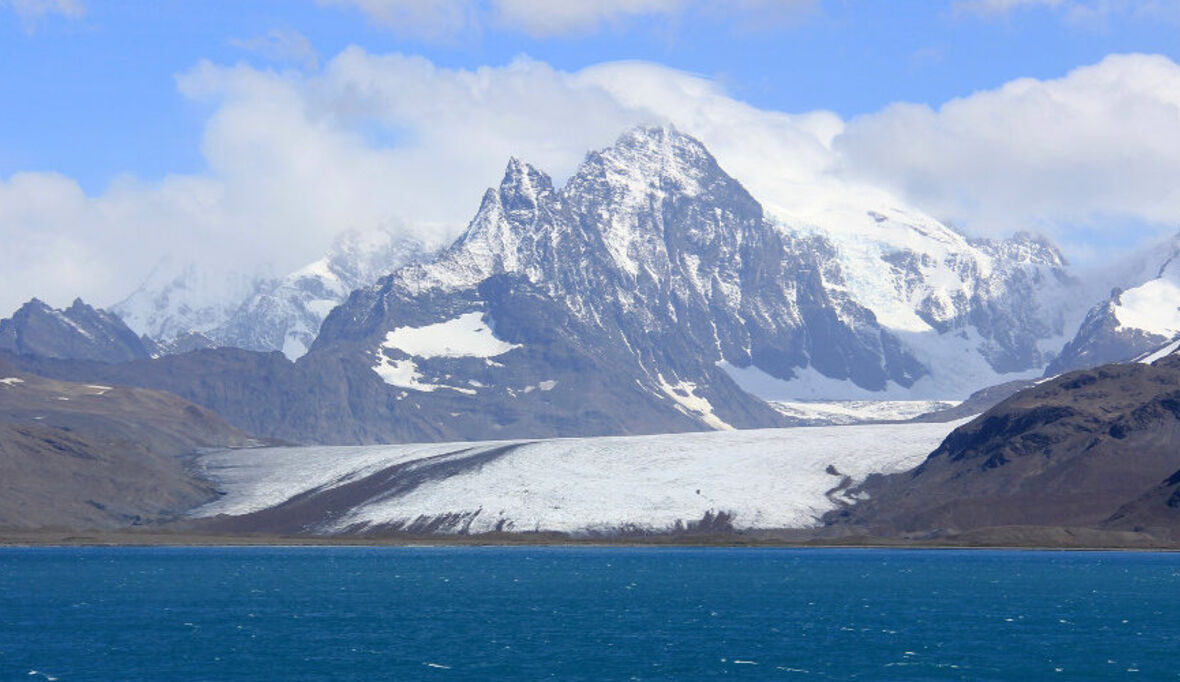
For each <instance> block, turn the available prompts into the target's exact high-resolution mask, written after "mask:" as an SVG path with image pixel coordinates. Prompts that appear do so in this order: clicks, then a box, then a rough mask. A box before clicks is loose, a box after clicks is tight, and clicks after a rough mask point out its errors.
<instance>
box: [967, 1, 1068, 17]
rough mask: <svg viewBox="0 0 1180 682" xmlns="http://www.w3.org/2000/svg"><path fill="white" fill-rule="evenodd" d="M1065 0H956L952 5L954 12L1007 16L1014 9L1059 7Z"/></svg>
mask: <svg viewBox="0 0 1180 682" xmlns="http://www.w3.org/2000/svg"><path fill="white" fill-rule="evenodd" d="M1065 1H1066V0H958V1H957V2H955V3H953V5H952V6H953V7H954V9H955V11H956V12H966V13H975V14H983V15H996V14H1007V13H1008V12H1011V11H1013V10H1016V9H1025V8H1028V7H1060V6H1061V5H1062V4H1064V3H1065Z"/></svg>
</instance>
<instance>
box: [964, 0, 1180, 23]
mask: <svg viewBox="0 0 1180 682" xmlns="http://www.w3.org/2000/svg"><path fill="white" fill-rule="evenodd" d="M951 7H952V9H953V11H954V13H955V14H959V15H964V14H974V15H979V16H983V17H1004V16H1008V15H1010V14H1013V13H1017V12H1020V11H1023V10H1029V9H1036V8H1048V9H1051V10H1053V11H1056V12H1058V13H1059V14H1060V15H1061V16H1062V17H1063V18H1064V19H1065V20H1066V21H1067V22H1068V23H1070V24H1072V25H1075V26H1082V27H1088V28H1098V29H1105V28H1106V27H1107V26H1108V25H1109V21H1110V20H1111V19H1112V18H1115V17H1125V18H1130V19H1135V20H1141V21H1144V20H1145V21H1160V20H1163V21H1169V22H1173V23H1175V22H1177V21H1180V1H1178V0H956V1H955V2H953V3H952V5H951Z"/></svg>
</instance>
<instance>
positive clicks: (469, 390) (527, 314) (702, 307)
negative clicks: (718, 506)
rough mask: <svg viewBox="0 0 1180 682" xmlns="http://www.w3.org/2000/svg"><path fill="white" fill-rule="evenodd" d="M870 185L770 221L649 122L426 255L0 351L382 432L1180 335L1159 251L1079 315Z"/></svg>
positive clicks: (1037, 267)
mask: <svg viewBox="0 0 1180 682" xmlns="http://www.w3.org/2000/svg"><path fill="white" fill-rule="evenodd" d="M869 196H870V198H869V199H866V198H864V196H862V195H861V194H859V193H850V194H849V195H848V196H847V198H846V200H842V199H841V197H839V196H837V197H835V198H834V199H830V201H835V202H836V204H835V205H837V208H829V209H825V210H821V211H812V212H810V213H800V212H792V211H791V210H790V207H787V208H785V209H784V208H783V207H777V206H776V207H771V208H768V207H766V206H764V205H763V204H762V203H760V202H759V201H758V200H757V199H756V198H755V197H753V196H751V195H750V194H749V193H748V192H747V191H746V190H745V188H744V187H743V186H742V185H741V183H740V182H739V181H738V180H736V179H735V178H733V177H731V176H730V175H728V174H727V173H726V172H725V171H724V170H723V169H722V168H721V167H720V165H719V164H718V163H717V161H716V160H715V159H714V158H713V157H712V155H711V154H710V153H709V152H708V150H707V149H705V147H704V146H703V145H702V144H701V143H700V142H698V141H697V140H695V139H693V138H692V137H690V136H688V135H685V134H683V133H680V132H679V131H677V130H675V129H673V128H670V127H651V128H638V129H635V130H632V131H629V132H627V133H626V134H624V135H623V136H622V137H620V138H619V140H618V142H617V143H616V144H615V145H614V146H612V147H610V148H607V149H604V150H601V151H597V152H592V153H590V154H589V155H588V156H587V157H586V160H585V161H584V162H583V164H582V165H581V166H580V167H579V168H578V169H577V170H576V171H575V172H574V174H573V175H572V176H571V177H570V178H569V179H568V180H567V181H566V182H565V183H564V184H563V185H562V186H561V187H556V186H555V185H554V184H553V182H552V181H551V179H550V178H549V177H548V176H547V175H545V174H544V173H543V172H541V171H540V170H538V169H536V168H534V167H532V166H530V165H528V164H527V163H525V162H523V161H520V160H517V159H512V160H511V161H510V162H509V164H508V167H507V169H506V172H505V175H504V178H503V180H502V181H501V183H500V185H499V186H498V187H497V188H493V189H489V190H488V191H487V193H486V194H485V195H484V198H483V201H482V203H481V205H480V207H479V209H478V211H477V212H476V214H475V217H474V218H473V219H472V221H471V223H470V225H469V226H468V228H467V230H466V231H465V232H464V233H463V234H462V235H461V236H460V237H459V238H458V239H457V240H456V241H455V242H454V243H453V244H451V245H450V246H449V247H447V248H445V249H442V250H441V251H437V252H432V251H431V250H430V249H427V248H425V247H423V246H422V245H421V244H419V243H416V242H409V241H403V240H399V239H397V238H395V237H394V236H393V235H392V234H390V233H388V232H380V231H379V232H375V233H368V234H361V233H354V234H350V235H346V236H344V237H342V238H341V239H340V240H339V241H338V242H337V244H336V245H335V247H334V248H333V250H332V251H331V253H329V254H328V255H327V256H326V257H325V258H324V259H322V260H320V261H317V262H316V263H314V264H312V265H309V266H308V267H306V268H303V269H301V270H299V271H297V272H295V273H292V274H290V275H288V276H286V277H282V278H249V277H239V278H236V279H235V278H219V279H217V280H216V281H213V278H211V277H210V276H209V275H208V273H203V272H202V271H199V270H196V269H193V268H187V269H185V268H181V269H180V272H179V274H175V271H173V272H174V276H166V275H164V274H163V273H164V272H166V271H167V270H166V269H165V270H161V271H160V273H157V276H156V277H154V278H153V279H151V280H150V281H149V282H148V283H145V285H144V287H142V288H141V289H140V290H139V291H137V292H136V293H134V294H133V295H132V296H130V297H129V298H128V299H126V300H125V301H123V302H121V303H119V304H118V305H117V306H115V308H114V310H115V311H116V312H117V313H118V315H119V316H121V317H122V319H123V320H125V321H126V322H127V324H128V325H129V327H128V326H123V325H122V324H121V323H120V322H119V320H118V319H117V318H116V317H115V316H114V315H111V314H110V313H103V312H101V311H96V310H94V309H91V308H89V307H88V306H85V305H84V304H82V303H81V302H80V301H79V302H77V303H75V304H74V306H73V307H71V308H70V309H68V310H66V311H54V310H52V309H50V308H48V307H47V306H45V305H44V304H40V303H39V302H31V303H30V304H28V305H26V306H25V307H24V308H22V309H21V311H20V312H18V314H17V315H15V316H14V317H13V318H12V319H10V320H5V321H3V322H0V350H6V351H8V352H10V353H12V354H13V357H14V358H23V359H14V362H17V363H21V364H22V366H24V367H26V368H28V369H30V370H31V371H37V372H40V373H44V374H46V375H49V376H56V377H59V378H66V379H81V380H102V381H109V382H115V383H124V384H129V385H138V386H144V387H153V388H161V389H165V390H169V391H172V392H175V393H177V394H178V395H181V396H182V397H184V398H186V399H189V400H192V401H194V402H196V403H198V404H201V405H204V406H206V407H209V408H211V409H214V410H216V411H217V412H219V413H220V414H222V415H223V416H225V417H226V418H227V419H228V420H230V422H231V423H234V424H235V425H237V426H239V427H241V428H243V429H246V430H248V431H250V432H252V433H256V434H259V435H265V436H272V437H279V438H284V439H288V440H292V441H297V442H315V443H370V442H394V441H405V440H465V439H487V438H529V437H549V436H574V435H602V434H625V433H656V432H671V431H686V430H709V429H729V428H754V427H771V426H785V425H790V424H793V423H797V421H798V419H796V418H795V417H793V416H792V412H791V410H786V409H782V410H780V409H776V408H775V405H774V401H776V400H800V399H803V400H806V399H820V398H826V399H841V398H856V399H883V398H891V399H962V398H965V397H967V395H968V394H970V393H972V392H973V391H975V390H977V389H981V388H984V387H987V386H991V385H995V384H1000V383H1004V382H1010V381H1013V380H1022V379H1024V380H1027V379H1032V378H1035V377H1037V376H1039V375H1041V374H1042V373H1043V372H1045V371H1046V369H1048V371H1050V372H1055V371H1058V370H1060V369H1068V368H1070V367H1075V366H1088V365H1089V364H1092V363H1098V362H1105V361H1110V360H1126V359H1130V358H1133V357H1135V356H1136V355H1138V354H1140V353H1142V352H1144V351H1145V350H1152V349H1154V348H1157V347H1160V346H1162V345H1164V344H1166V343H1167V342H1169V341H1170V340H1171V339H1172V337H1173V336H1175V335H1176V334H1177V333H1180V322H1178V323H1177V324H1176V325H1172V324H1171V323H1170V322H1169V321H1168V320H1169V319H1170V317H1168V315H1171V316H1175V314H1176V313H1175V306H1174V305H1171V306H1170V304H1169V301H1170V300H1171V299H1170V298H1169V296H1168V291H1170V290H1169V289H1168V287H1170V286H1172V285H1171V284H1169V282H1170V281H1171V279H1170V277H1171V274H1172V273H1173V271H1174V270H1175V268H1174V266H1173V265H1172V264H1171V260H1170V258H1160V259H1158V260H1159V262H1158V263H1157V262H1154V261H1152V262H1149V261H1151V259H1146V260H1145V261H1144V262H1143V263H1141V264H1139V265H1137V267H1136V268H1130V269H1128V270H1127V272H1128V273H1132V274H1124V275H1123V277H1124V279H1123V281H1125V282H1126V284H1127V287H1126V289H1125V290H1123V291H1121V292H1116V294H1115V295H1114V296H1112V298H1111V299H1110V300H1108V301H1106V302H1104V303H1099V304H1098V305H1097V306H1096V307H1094V308H1093V309H1091V310H1090V311H1089V314H1086V309H1087V308H1089V307H1090V306H1091V305H1092V304H1093V303H1094V299H1093V298H1091V294H1089V293H1086V292H1089V291H1092V286H1090V285H1089V284H1088V283H1086V282H1081V281H1079V280H1078V279H1076V278H1075V277H1073V276H1072V275H1071V274H1070V270H1069V268H1068V266H1067V265H1066V263H1065V262H1064V260H1063V259H1062V258H1061V256H1060V254H1059V253H1058V252H1057V251H1056V249H1055V248H1054V247H1053V246H1052V245H1050V244H1049V243H1048V242H1046V241H1044V240H1042V239H1039V238H1034V237H1031V236H1028V235H1017V236H1015V237H1013V238H1011V239H1008V240H980V239H968V238H966V237H964V236H963V235H961V234H959V233H958V232H956V231H954V230H953V229H951V228H949V227H947V226H945V225H943V224H941V223H939V222H938V221H936V220H934V219H932V218H930V217H929V216H926V215H923V214H922V213H920V212H918V211H915V210H912V209H906V208H904V207H902V206H901V205H900V204H899V203H897V202H894V201H892V200H889V201H886V200H884V199H881V196H880V195H879V194H871V195H869ZM873 202H880V203H873ZM1169 306H1170V308H1171V312H1170V313H1167V310H1166V309H1167V308H1169ZM87 311H89V312H87ZM1161 311H1162V312H1161ZM1164 313H1167V314H1164ZM1079 322H1080V323H1081V324H1080V326H1079ZM1075 329H1078V331H1077V333H1076V334H1074V330H1075ZM132 330H134V331H132ZM1071 335H1073V338H1072V339H1071ZM1063 348H1064V350H1062V349H1063ZM196 350H199V352H198V353H193V352H191V351H196ZM274 351H281V352H282V354H283V356H285V357H282V356H280V357H275V356H274V355H273V354H272V353H273V352H274ZM1059 351H1060V353H1059ZM268 352H269V353H268ZM149 358H155V359H149ZM292 360H294V361H295V362H294V363H292V362H291V361H292Z"/></svg>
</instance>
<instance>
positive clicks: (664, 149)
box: [571, 125, 728, 196]
mask: <svg viewBox="0 0 1180 682" xmlns="http://www.w3.org/2000/svg"><path fill="white" fill-rule="evenodd" d="M588 176H597V177H605V178H606V180H607V181H608V182H609V183H610V184H612V185H615V186H616V187H618V188H619V190H618V191H617V192H615V193H616V194H619V193H622V194H629V195H633V196H635V195H646V194H649V193H651V192H653V191H654V192H661V193H662V192H676V193H681V194H685V195H688V196H695V195H697V194H700V193H701V192H703V191H704V190H705V188H706V187H707V186H708V185H710V184H711V182H712V180H714V179H715V178H718V177H723V176H724V177H728V176H726V175H725V173H724V171H722V170H721V168H720V167H719V166H718V165H717V161H716V159H714V158H713V155H712V154H710V153H709V151H708V150H707V149H706V148H705V145H703V144H701V142H700V141H699V140H697V139H696V138H694V137H692V136H690V135H686V134H684V133H682V132H680V131H679V130H677V129H676V128H674V127H672V126H670V125H663V126H641V127H638V128H632V129H631V130H629V131H627V132H625V133H623V134H622V135H621V136H619V138H618V140H616V141H615V144H614V145H613V146H611V147H608V148H607V149H604V150H601V151H598V152H591V153H590V154H589V155H588V156H587V157H586V162H585V163H583V164H582V166H581V168H580V169H579V171H578V173H577V174H576V175H575V177H574V178H573V179H572V180H571V183H572V184H574V185H575V186H577V184H578V183H579V182H580V181H583V180H586V179H588Z"/></svg>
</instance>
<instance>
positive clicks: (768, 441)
mask: <svg viewBox="0 0 1180 682" xmlns="http://www.w3.org/2000/svg"><path fill="white" fill-rule="evenodd" d="M960 423H962V422H959V423H954V424H906V425H867V426H839V427H814V428H797V429H763V430H747V431H724V432H711V433H696V434H675V435H661V436H637V437H618V438H574V439H561V440H546V441H500V442H484V443H452V444H430V445H387V446H367V447H351V448H265V449H254V450H233V451H226V452H218V453H212V454H206V455H204V456H202V457H201V459H200V461H199V464H200V466H201V467H202V469H203V471H204V472H205V474H206V475H208V476H209V477H211V479H212V480H213V481H214V482H215V483H216V485H217V486H218V488H219V490H221V491H222V492H224V493H225V494H224V495H223V496H222V497H220V498H218V499H217V500H216V501H215V502H213V503H211V504H209V505H206V506H204V507H202V508H200V509H198V510H197V511H196V512H195V515H196V516H199V517H208V516H215V515H218V514H229V515H243V514H250V513H252V512H258V511H262V510H265V509H269V508H273V507H275V506H277V505H280V504H282V503H284V502H286V501H288V500H291V499H292V498H295V497H297V496H300V495H304V494H308V493H310V494H312V495H316V494H322V493H326V492H329V491H334V492H333V493H332V494H333V495H334V496H336V499H343V498H347V497H348V495H349V493H350V491H351V490H361V489H364V491H363V493H362V494H361V496H360V497H359V498H356V499H351V500H350V501H349V503H348V507H347V508H342V509H331V510H330V511H329V513H327V514H325V515H324V516H323V517H321V518H319V519H316V520H314V521H312V522H310V523H308V525H307V527H306V529H305V530H307V531H309V532H314V533H321V534H332V533H341V532H362V531H364V530H367V529H368V530H371V529H377V528H380V527H387V528H405V527H413V526H414V524H415V523H422V522H423V521H424V520H432V519H443V518H447V519H451V520H452V521H453V523H451V524H449V525H445V526H443V527H440V530H442V531H443V532H472V533H477V532H487V531H492V530H513V531H560V532H568V533H580V532H588V531H608V532H609V531H612V530H618V529H628V528H640V529H648V530H655V531H659V530H667V529H670V528H672V527H674V526H675V525H676V524H677V522H680V523H684V524H687V523H689V522H692V521H696V520H699V519H701V518H702V517H704V516H705V515H706V514H708V513H711V514H714V515H716V514H719V513H723V514H726V515H729V516H730V518H731V519H732V523H733V525H734V526H735V527H737V528H801V527H810V526H814V525H815V524H816V523H817V520H818V518H819V517H820V516H822V515H823V514H824V513H826V512H828V511H831V510H833V509H836V508H837V506H838V505H839V504H840V500H843V501H845V502H847V501H849V500H848V498H846V497H844V496H843V495H842V493H840V492H839V491H842V490H845V489H846V488H847V487H848V484H849V483H850V482H851V483H855V482H858V481H861V480H863V479H864V478H865V477H867V476H868V475H869V474H871V473H893V472H898V471H904V470H907V469H910V468H912V467H914V466H917V465H918V464H919V463H921V462H922V461H923V460H924V459H925V457H926V455H927V454H928V453H929V452H930V451H932V450H933V449H934V448H935V447H937V445H938V444H939V442H941V440H942V439H943V438H944V437H945V436H946V435H947V433H949V432H950V431H951V430H952V429H954V428H955V427H957V426H958V425H959V424H960ZM394 470H396V471H401V472H403V473H404V474H406V476H404V477H401V478H399V477H396V476H388V477H387V478H388V484H387V486H388V487H386V488H383V489H381V490H378V491H373V490H372V489H371V488H369V487H368V484H369V482H372V481H375V480H378V479H380V480H385V478H386V475H385V474H381V475H380V476H375V475H377V474H379V473H380V472H387V471H394ZM431 472H435V473H433V474H432V473H431ZM845 477H847V479H846V478H845ZM406 478H412V479H414V480H416V481H417V482H418V484H417V485H415V486H408V487H407V486H403V487H398V482H399V481H404V480H406ZM350 486H352V487H351V488H350Z"/></svg>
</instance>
